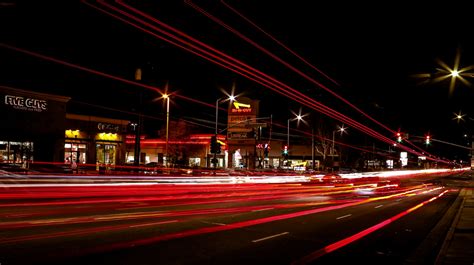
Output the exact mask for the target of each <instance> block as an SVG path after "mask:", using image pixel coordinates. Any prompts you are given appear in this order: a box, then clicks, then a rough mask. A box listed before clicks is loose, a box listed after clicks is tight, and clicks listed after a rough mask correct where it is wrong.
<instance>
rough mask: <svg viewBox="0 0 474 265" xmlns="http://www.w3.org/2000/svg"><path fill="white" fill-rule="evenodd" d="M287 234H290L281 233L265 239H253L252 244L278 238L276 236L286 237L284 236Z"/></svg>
mask: <svg viewBox="0 0 474 265" xmlns="http://www.w3.org/2000/svg"><path fill="white" fill-rule="evenodd" d="M289 233H290V232H283V233H280V234H276V235H273V236H267V237H264V238H260V239H255V240H252V242H253V243H257V242H260V241H263V240H267V239H271V238H274V237H278V236H283V235H286V234H289Z"/></svg>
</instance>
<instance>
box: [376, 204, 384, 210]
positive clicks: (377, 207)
mask: <svg viewBox="0 0 474 265" xmlns="http://www.w3.org/2000/svg"><path fill="white" fill-rule="evenodd" d="M382 206H383V205H382V204H381V205H379V206H375V207H374V208H375V209H377V208H380V207H382Z"/></svg>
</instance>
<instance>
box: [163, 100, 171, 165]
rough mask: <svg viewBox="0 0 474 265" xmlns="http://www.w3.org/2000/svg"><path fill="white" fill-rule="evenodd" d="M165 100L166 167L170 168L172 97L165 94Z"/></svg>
mask: <svg viewBox="0 0 474 265" xmlns="http://www.w3.org/2000/svg"><path fill="white" fill-rule="evenodd" d="M163 99H166V145H165V155H166V166H168V139H169V123H170V96H169V95H168V94H166V93H165V94H163Z"/></svg>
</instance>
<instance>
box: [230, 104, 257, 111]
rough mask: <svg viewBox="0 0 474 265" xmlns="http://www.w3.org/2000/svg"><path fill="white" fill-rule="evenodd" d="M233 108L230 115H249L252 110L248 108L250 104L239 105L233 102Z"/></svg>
mask: <svg viewBox="0 0 474 265" xmlns="http://www.w3.org/2000/svg"><path fill="white" fill-rule="evenodd" d="M233 104H234V108H233V109H232V110H231V112H232V113H250V112H252V109H251V108H250V104H244V103H239V102H237V101H234V103H233Z"/></svg>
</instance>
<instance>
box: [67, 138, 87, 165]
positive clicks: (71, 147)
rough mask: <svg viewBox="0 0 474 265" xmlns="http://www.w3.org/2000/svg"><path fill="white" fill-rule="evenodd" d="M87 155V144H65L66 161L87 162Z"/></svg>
mask: <svg viewBox="0 0 474 265" xmlns="http://www.w3.org/2000/svg"><path fill="white" fill-rule="evenodd" d="M86 155H87V144H81V143H73V142H66V143H65V144H64V161H65V162H66V163H72V161H74V160H75V161H76V163H79V164H85V163H86V161H87V160H86V158H87V157H86Z"/></svg>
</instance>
